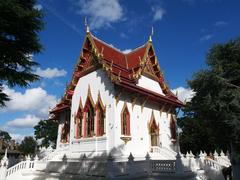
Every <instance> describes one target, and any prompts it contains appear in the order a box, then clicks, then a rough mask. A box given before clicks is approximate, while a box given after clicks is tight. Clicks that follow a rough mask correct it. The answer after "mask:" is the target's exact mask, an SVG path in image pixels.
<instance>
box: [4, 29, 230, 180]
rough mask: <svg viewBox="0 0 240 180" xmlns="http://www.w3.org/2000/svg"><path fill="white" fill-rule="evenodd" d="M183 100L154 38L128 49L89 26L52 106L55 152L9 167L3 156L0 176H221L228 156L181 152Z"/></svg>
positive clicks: (218, 177)
mask: <svg viewBox="0 0 240 180" xmlns="http://www.w3.org/2000/svg"><path fill="white" fill-rule="evenodd" d="M160 62H161V61H160ZM183 105H184V104H183V102H181V101H180V100H179V99H178V98H177V96H176V95H175V94H173V93H172V92H171V90H170V88H169V87H168V85H167V84H166V82H165V80H164V76H163V73H162V71H161V69H160V66H159V61H158V59H157V55H156V53H155V51H154V47H153V42H152V38H151V36H150V37H149V40H148V41H147V42H145V43H144V44H143V45H141V46H139V47H138V48H136V49H134V50H132V51H131V52H129V53H123V52H121V51H120V50H118V49H116V48H114V47H112V46H111V45H109V44H107V43H106V42H104V41H102V40H100V39H98V38H97V37H95V36H94V35H93V34H92V33H91V32H90V31H89V28H88V27H87V31H86V36H85V39H84V42H83V45H82V48H81V53H80V56H79V59H78V61H77V63H76V66H75V68H74V71H73V73H72V78H71V81H70V83H69V85H68V86H67V88H66V90H65V93H64V96H63V98H62V99H61V101H60V102H59V103H58V104H57V105H56V107H54V108H53V109H52V110H51V111H50V118H49V120H50V121H51V120H57V121H58V122H59V127H58V136H57V147H56V149H54V150H51V151H49V152H48V153H47V155H46V156H45V157H42V158H41V159H39V158H38V157H37V156H36V157H34V158H31V157H27V158H26V160H25V161H22V162H20V163H18V164H17V165H15V166H13V167H11V168H9V169H7V168H5V169H4V167H6V166H7V158H6V156H5V159H3V160H2V161H1V169H0V173H1V172H2V173H1V174H2V175H0V180H1V178H2V179H7V180H11V179H15V178H18V179H24V180H28V179H84V178H86V179H131V178H142V179H144V178H145V179H148V178H149V177H150V178H151V179H154V178H156V179H158V178H160V177H161V178H162V179H164V178H168V179H171V177H172V178H174V179H204V178H205V179H206V178H208V177H211V178H213V179H223V176H222V175H221V169H222V167H228V166H229V165H230V161H229V159H228V157H227V156H226V155H225V154H224V153H221V155H218V154H217V153H215V154H214V157H215V158H214V159H211V158H209V157H208V156H206V154H205V153H203V152H202V153H201V154H200V155H199V156H198V157H194V155H193V154H192V153H191V152H190V153H188V154H186V155H183V154H181V153H180V149H179V144H178V136H177V125H176V112H177V111H178V110H179V108H181V107H182V106H183ZM4 163H5V164H4Z"/></svg>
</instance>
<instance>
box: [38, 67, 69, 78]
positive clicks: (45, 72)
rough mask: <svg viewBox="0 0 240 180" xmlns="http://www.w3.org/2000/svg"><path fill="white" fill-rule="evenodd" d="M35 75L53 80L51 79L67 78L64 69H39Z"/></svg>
mask: <svg viewBox="0 0 240 180" xmlns="http://www.w3.org/2000/svg"><path fill="white" fill-rule="evenodd" d="M35 73H36V74H37V75H39V76H41V77H43V78H48V79H51V78H55V77H61V76H66V74H67V71H65V70H64V69H61V70H59V69H58V68H53V69H51V68H47V69H41V68H37V69H36V72H35Z"/></svg>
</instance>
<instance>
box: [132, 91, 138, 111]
mask: <svg viewBox="0 0 240 180" xmlns="http://www.w3.org/2000/svg"><path fill="white" fill-rule="evenodd" d="M138 97H139V94H138V95H137V96H135V97H134V98H133V99H132V102H131V103H132V110H133V108H134V106H135V105H136V102H137V99H138Z"/></svg>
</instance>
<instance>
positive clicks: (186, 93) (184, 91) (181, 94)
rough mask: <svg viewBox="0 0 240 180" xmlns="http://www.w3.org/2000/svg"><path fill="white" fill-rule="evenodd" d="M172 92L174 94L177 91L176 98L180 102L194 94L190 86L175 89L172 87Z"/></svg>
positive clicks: (189, 99)
mask: <svg viewBox="0 0 240 180" xmlns="http://www.w3.org/2000/svg"><path fill="white" fill-rule="evenodd" d="M172 92H173V93H174V94H176V93H177V96H178V99H179V100H180V101H182V102H184V101H186V102H189V101H191V99H192V98H193V96H194V95H195V92H194V91H193V90H191V89H190V88H184V87H178V88H176V89H173V90H172Z"/></svg>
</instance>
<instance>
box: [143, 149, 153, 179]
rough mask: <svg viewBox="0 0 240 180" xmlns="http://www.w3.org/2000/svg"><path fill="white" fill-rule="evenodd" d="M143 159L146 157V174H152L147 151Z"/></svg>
mask: <svg viewBox="0 0 240 180" xmlns="http://www.w3.org/2000/svg"><path fill="white" fill-rule="evenodd" d="M145 159H146V167H147V173H148V175H150V174H152V168H151V157H150V155H149V153H148V152H147V154H146V156H145Z"/></svg>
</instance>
